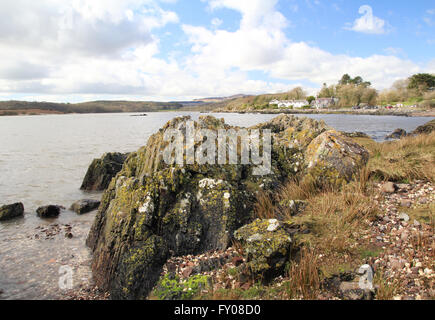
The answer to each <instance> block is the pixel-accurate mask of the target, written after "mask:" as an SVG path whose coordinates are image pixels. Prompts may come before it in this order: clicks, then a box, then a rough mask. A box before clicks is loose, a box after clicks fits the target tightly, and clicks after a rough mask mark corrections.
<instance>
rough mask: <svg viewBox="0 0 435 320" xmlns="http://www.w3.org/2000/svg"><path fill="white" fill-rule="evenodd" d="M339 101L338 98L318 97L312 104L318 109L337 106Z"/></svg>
mask: <svg viewBox="0 0 435 320" xmlns="http://www.w3.org/2000/svg"><path fill="white" fill-rule="evenodd" d="M339 101H340V99H338V98H317V99H316V100H314V101H313V102H312V103H311V106H312V107H313V108H316V109H326V108H331V107H335V106H337V105H338V102H339Z"/></svg>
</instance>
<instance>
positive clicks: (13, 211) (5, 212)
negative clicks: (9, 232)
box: [0, 202, 24, 221]
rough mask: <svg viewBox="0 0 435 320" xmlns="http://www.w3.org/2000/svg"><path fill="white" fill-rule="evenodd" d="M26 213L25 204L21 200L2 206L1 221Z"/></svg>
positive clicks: (0, 209)
mask: <svg viewBox="0 0 435 320" xmlns="http://www.w3.org/2000/svg"><path fill="white" fill-rule="evenodd" d="M23 214H24V206H23V204H22V203H21V202H18V203H14V204H9V205H5V206H1V207H0V221H4V220H9V219H12V218H15V217H19V216H22V215H23Z"/></svg>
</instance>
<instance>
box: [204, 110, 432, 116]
mask: <svg viewBox="0 0 435 320" xmlns="http://www.w3.org/2000/svg"><path fill="white" fill-rule="evenodd" d="M212 113H240V114H245V113H250V114H255V113H258V114H348V115H366V116H367V115H369V116H401V117H435V110H432V109H429V110H421V109H417V110H409V109H406V110H401V109H392V110H388V109H375V110H373V109H369V110H364V109H358V110H349V109H336V110H334V109H306V110H294V109H293V110H290V109H265V110H243V111H234V110H215V111H212Z"/></svg>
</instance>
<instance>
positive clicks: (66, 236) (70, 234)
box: [65, 232, 74, 239]
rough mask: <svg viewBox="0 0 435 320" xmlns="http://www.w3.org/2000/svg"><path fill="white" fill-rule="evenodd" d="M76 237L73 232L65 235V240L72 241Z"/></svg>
mask: <svg viewBox="0 0 435 320" xmlns="http://www.w3.org/2000/svg"><path fill="white" fill-rule="evenodd" d="M73 237H74V235H73V234H72V233H71V232H67V233H65V238H68V239H72V238H73Z"/></svg>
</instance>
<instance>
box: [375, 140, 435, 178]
mask: <svg viewBox="0 0 435 320" xmlns="http://www.w3.org/2000/svg"><path fill="white" fill-rule="evenodd" d="M370 148H371V149H370V152H371V157H370V160H369V163H368V169H369V170H370V172H372V173H373V174H374V175H376V176H377V177H378V178H379V179H382V180H389V181H396V182H401V181H403V182H407V181H413V180H428V181H432V182H434V181H435V132H432V133H431V134H421V135H417V136H409V137H406V138H402V139H400V140H397V141H393V142H384V143H377V144H374V145H371V147H370Z"/></svg>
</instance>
